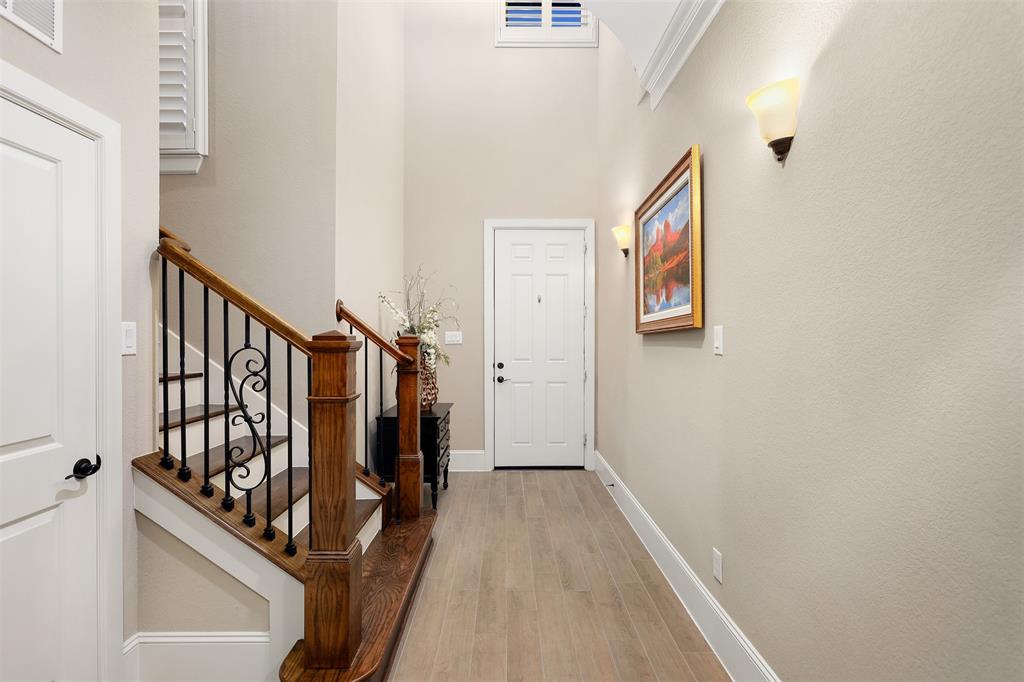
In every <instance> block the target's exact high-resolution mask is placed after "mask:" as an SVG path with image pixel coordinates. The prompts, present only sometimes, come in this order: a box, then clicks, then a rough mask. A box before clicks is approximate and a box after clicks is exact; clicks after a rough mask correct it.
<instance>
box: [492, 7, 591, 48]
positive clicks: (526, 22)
mask: <svg viewBox="0 0 1024 682" xmlns="http://www.w3.org/2000/svg"><path fill="white" fill-rule="evenodd" d="M495 23H496V26H495V39H494V44H495V45H497V46H498V47H503V46H505V47H596V46H597V22H596V20H595V19H594V17H593V15H591V13H590V11H589V10H586V9H584V7H583V3H582V2H581V1H579V0H501V1H500V2H499V3H498V16H497V20H496V22H495Z"/></svg>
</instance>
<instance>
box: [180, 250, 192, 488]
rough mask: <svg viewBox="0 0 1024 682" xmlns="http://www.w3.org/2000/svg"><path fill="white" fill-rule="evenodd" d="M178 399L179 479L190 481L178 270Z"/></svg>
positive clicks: (182, 308) (182, 310) (182, 311)
mask: <svg viewBox="0 0 1024 682" xmlns="http://www.w3.org/2000/svg"><path fill="white" fill-rule="evenodd" d="M178 372H179V374H178V399H179V404H180V406H181V426H179V427H178V431H179V432H181V466H180V467H179V468H178V478H180V479H181V480H182V481H188V480H189V479H191V478H192V470H191V469H189V468H188V450H187V449H186V447H185V434H186V432H187V431H188V429H187V428H185V423H186V420H185V407H186V406H185V271H184V270H182V269H181V268H178Z"/></svg>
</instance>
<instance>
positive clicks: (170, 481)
mask: <svg viewBox="0 0 1024 682" xmlns="http://www.w3.org/2000/svg"><path fill="white" fill-rule="evenodd" d="M161 455H162V453H161V452H160V451H159V450H157V451H156V452H153V453H150V454H148V455H143V456H142V457H136V458H135V459H133V460H132V467H133V468H134V469H136V470H137V471H138V472H139V473H141V474H143V475H145V476H148V477H149V478H151V479H153V480H154V481H156V482H157V483H158V484H159V485H161V486H163V487H164V488H166V489H167V490H168V491H170V492H171V494H173V495H175V496H176V497H177V498H178V499H180V500H182V501H183V502H185V503H186V504H188V505H189V506H191V507H193V508H194V509H196V510H197V511H198V512H199V513H201V514H202V515H203V516H205V517H206V518H208V519H210V521H212V522H213V523H215V524H217V525H218V526H220V527H221V528H223V529H224V530H226V531H227V532H228V533H230V534H231V535H233V536H235V537H236V538H238V539H239V540H241V541H242V542H243V543H245V544H246V545H248V546H249V547H250V548H251V549H253V550H255V551H256V552H258V553H260V554H262V555H263V556H265V557H266V558H267V560H268V561H270V562H271V563H273V564H275V565H276V566H277V567H278V568H280V569H281V570H283V571H284V572H286V573H288V574H289V575H291V576H292V577H293V578H295V579H296V580H298V581H299V582H302V583H304V582H305V581H306V569H305V564H306V554H308V552H307V551H306V548H305V547H302V546H296V552H295V555H294V556H289V555H288V554H287V553H286V552H285V545H286V544H287V542H288V537H287V534H285V533H282V532H280V531H278V533H277V535H276V537H275V538H274V539H273V540H267V539H266V538H264V537H263V529H264V528H265V527H266V525H267V524H266V520H265V519H260V518H257V519H256V525H254V526H251V527H250V526H247V525H245V522H244V521H242V517H243V516H244V515H245V502H244V500H242V501H241V503H239V502H240V501H239V500H235V508H234V509H232V510H231V511H226V510H225V509H224V508H223V507H221V504H220V503H221V499H222V497H223V493H222V492H219V491H218V493H216V494H214V496H213V497H207V496H206V495H203V494H202V492H200V487H201V486H202V485H203V477H202V476H192V478H191V479H190V480H188V481H182V480H181V479H179V478H178V475H177V471H176V470H174V469H164V468H163V467H162V466H160V457H161Z"/></svg>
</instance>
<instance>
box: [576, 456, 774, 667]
mask: <svg viewBox="0 0 1024 682" xmlns="http://www.w3.org/2000/svg"><path fill="white" fill-rule="evenodd" d="M595 459H596V460H597V466H596V471H597V475H598V477H599V478H600V479H601V482H603V483H604V484H605V486H606V488H605V489H606V490H607V491H608V493H609V494H610V495H611V496H612V498H613V499H614V500H615V503H616V504H618V506H619V509H621V510H622V513H623V514H624V515H625V516H626V519H627V520H628V521H629V524H630V525H631V526H633V530H635V531H636V533H637V535H639V536H640V541H641V542H643V543H644V547H646V548H647V551H648V552H650V553H651V556H652V557H653V558H654V561H655V562H656V563H657V564H658V567H659V568H661V572H662V573H664V574H665V578H666V579H668V582H669V584H670V585H672V589H673V590H675V593H676V596H677V597H679V601H681V602H682V603H683V607H684V608H685V609H686V610H687V611H688V612H689V614H690V617H691V618H692V619H693V622H694V623H695V624H696V625H697V628H698V629H700V631H701V633H702V634H703V635H704V639H706V640H707V641H708V644H709V645H710V646H711V649H712V650H713V651H714V652H715V655H717V656H718V658H719V660H720V661H722V665H723V666H725V669H726V670H727V671H728V673H729V675H730V676H731V677H732V678H733V679H734V680H764V681H765V682H778V681H779V677H778V676H777V675H776V674H775V671H774V670H772V668H771V666H770V665H768V662H767V661H766V660H764V657H762V656H761V654H760V653H759V652H758V651H757V649H755V648H754V645H753V644H752V643H751V642H750V640H749V639H747V637H746V635H744V634H743V631H742V630H740V628H739V626H738V625H736V623H735V622H734V621H733V620H732V618H730V617H729V614H728V613H726V611H725V609H724V608H722V605H721V604H719V603H718V600H717V599H715V597H714V595H713V594H711V592H710V591H708V588H707V587H705V586H704V583H702V582H701V580H700V578H698V577H697V574H696V573H694V571H693V569H692V568H690V566H689V564H687V563H686V560H685V559H683V557H682V555H681V554H680V553H679V551H678V550H677V549H676V548H675V547H674V546H673V545H672V543H671V542H669V539H668V538H667V537H665V534H664V533H663V532H662V531H661V528H659V527H658V524H656V523H655V522H654V519H652V518H651V515H650V514H648V513H647V510H646V509H644V508H643V506H641V504H640V502H639V500H637V499H636V497H634V496H633V493H631V492H630V490H629V488H627V487H626V485H625V484H624V483H623V482H622V479H621V478H619V476H618V474H616V473H615V471H614V470H613V469H612V468H611V467H610V466H609V465H608V462H606V461H605V460H604V458H603V457H601V453H600V452H598V453H595Z"/></svg>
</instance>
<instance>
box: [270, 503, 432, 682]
mask: <svg viewBox="0 0 1024 682" xmlns="http://www.w3.org/2000/svg"><path fill="white" fill-rule="evenodd" d="M436 520H437V514H436V512H434V511H424V512H423V515H422V516H420V518H418V519H416V520H415V521H403V522H402V523H401V524H391V525H389V526H388V527H387V528H386V529H385V530H384V531H383V532H382V533H381V534H380V537H379V538H378V539H377V540H376V541H375V542H374V543H373V545H372V546H371V547H370V549H369V551H367V552H366V554H364V555H363V582H362V591H363V642H362V645H361V646H360V647H359V651H358V653H357V654H356V658H355V660H354V661H353V662H352V666H351V667H349V668H346V669H344V670H339V669H326V670H314V669H306V667H305V665H304V658H305V654H304V653H303V641H302V640H301V639H300V640H299V641H298V642H296V643H295V646H294V647H292V650H291V651H290V652H289V653H288V656H287V657H286V658H285V659H284V662H283V663H282V664H281V670H280V676H281V680H282V682H355V681H356V680H372V681H377V680H383V679H384V675H385V674H386V673H387V670H388V665H389V664H390V662H391V656H392V654H393V653H394V649H395V646H396V645H397V643H398V636H399V634H400V633H401V631H402V625H403V623H404V622H405V616H406V613H407V612H408V610H409V606H410V605H411V604H412V600H413V597H414V596H415V593H416V584H417V583H418V582H419V576H420V572H421V571H422V570H423V565H424V563H425V562H426V559H427V555H428V554H429V552H430V547H431V545H432V544H433V538H432V531H433V528H434V522H435V521H436Z"/></svg>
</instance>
